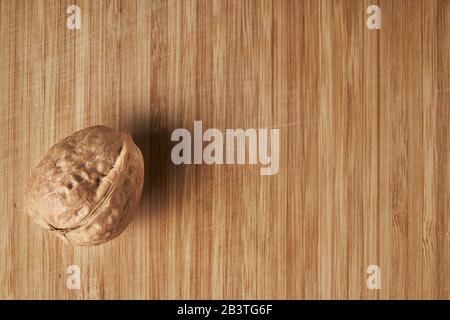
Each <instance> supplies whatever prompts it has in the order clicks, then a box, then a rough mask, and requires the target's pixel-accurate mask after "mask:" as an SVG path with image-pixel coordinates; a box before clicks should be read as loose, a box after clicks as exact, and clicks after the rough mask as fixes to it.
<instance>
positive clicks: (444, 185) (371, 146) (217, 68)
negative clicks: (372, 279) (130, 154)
mask: <svg viewBox="0 0 450 320" xmlns="http://www.w3.org/2000/svg"><path fill="white" fill-rule="evenodd" d="M72 4H75V5H78V6H79V7H80V9H81V29H80V30H68V29H67V28H66V20H67V18H68V14H67V13H66V9H67V7H68V6H69V5H72ZM370 4H377V5H379V6H380V8H381V11H382V15H381V16H382V20H381V21H382V22H381V23H382V28H381V30H369V29H368V28H367V27H366V20H367V18H368V16H369V15H368V13H367V7H368V6H369V5H370ZM449 108H450V2H449V1H437V0H429V1H415V0H414V1H412V0H407V1H406V0H405V1H398V0H386V1H383V0H382V1H373V2H372V1H343V0H342V1H315V0H314V1H313V0H311V1H257V0H255V1H247V0H245V1H238V0H235V1H206V0H202V1H173V0H170V1H131V0H130V1H92V0H90V1H88V0H76V1H75V0H73V1H72V0H71V1H38V0H37V1H25V0H18V1H13V0H0V115H1V118H0V136H1V142H0V179H1V183H0V188H1V189H0V199H1V202H0V204H1V207H0V250H1V251H0V253H1V254H0V298H6V299H11V298H21V299H42V298H45V299H55V298H56V299H122V298H131V299H134V298H136V299H144V298H145V299H154V298H160V299H194V298H198V299H203V298H207V299H209V298H215V299H221V298H230V299H231V298H236V299H240V298H250V299H265V298H274V299H285V298H288V299H322V298H327V299H328V298H338V299H348V298H352V299H390V298H396V299H398V298H419V299H421V298H427V299H428V298H440V299H448V298H449V297H450V215H449V210H450V140H449V134H450V127H449V122H450V109H449ZM194 120H202V121H203V126H204V127H205V128H218V129H220V130H225V129H226V128H244V129H245V128H279V129H280V169H279V172H278V174H276V175H273V176H261V175H260V174H259V166H255V165H235V166H233V165H210V166H209V165H181V166H176V165H174V164H172V162H171V159H170V152H171V148H172V146H173V143H171V142H170V134H171V132H172V131H173V130H174V129H176V128H187V129H188V130H192V126H193V121H194ZM94 124H104V125H108V126H111V127H114V128H117V129H120V130H126V131H128V132H130V133H131V134H132V136H133V137H134V139H135V140H136V142H137V144H138V145H139V147H140V148H141V149H142V151H143V154H144V157H145V165H146V176H145V187H144V195H143V199H142V204H141V208H140V210H139V212H137V213H136V217H135V219H134V221H133V222H132V224H131V225H130V226H129V227H128V228H127V229H126V230H125V232H124V233H123V234H122V235H121V236H120V237H118V238H117V239H115V240H113V241H111V242H109V243H107V244H105V245H102V246H98V247H71V246H70V245H66V244H64V243H63V242H61V241H60V240H58V239H56V238H53V237H52V236H51V235H49V234H47V233H46V232H44V231H43V230H42V229H41V228H39V227H38V226H37V225H35V224H34V223H33V222H32V221H31V220H30V219H29V218H28V217H27V215H26V212H25V209H24V191H25V184H26V181H27V179H28V176H29V175H30V173H31V170H32V169H33V168H34V167H35V166H36V165H37V163H38V162H39V160H40V159H41V158H42V157H43V156H44V154H45V152H46V151H47V150H48V148H49V147H50V146H52V145H53V144H54V143H56V142H57V141H58V140H59V139H61V138H63V137H65V136H67V135H69V134H70V133H72V132H73V131H76V130H79V129H81V128H84V127H87V126H90V125H94ZM70 265H78V266H79V267H80V271H81V278H80V281H81V287H80V289H78V290H77V289H75V290H70V289H68V288H67V287H66V279H67V277H68V274H67V273H66V270H67V268H68V266H70ZM370 265H376V266H379V270H380V275H381V289H369V288H368V287H367V285H366V283H367V279H368V277H369V276H370V275H369V274H367V273H366V271H367V268H368V267H369V266H370Z"/></svg>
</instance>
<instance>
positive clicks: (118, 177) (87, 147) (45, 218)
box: [27, 126, 144, 245]
mask: <svg viewBox="0 0 450 320" xmlns="http://www.w3.org/2000/svg"><path fill="white" fill-rule="evenodd" d="M143 183H144V159H143V157H142V153H141V151H140V150H139V148H138V147H137V146H136V145H135V144H134V142H133V140H132V139H131V137H130V136H129V135H128V134H126V133H123V132H119V131H117V130H114V129H111V128H108V127H105V126H94V127H89V128H86V129H83V130H81V131H78V132H75V133H74V134H72V135H70V136H68V137H66V138H64V139H63V140H61V141H59V142H58V143H57V144H55V145H54V146H53V147H52V148H51V149H50V150H49V151H48V152H47V154H46V155H45V157H44V158H43V159H42V161H41V162H40V163H39V165H38V166H37V168H36V169H35V170H34V172H33V173H32V175H31V177H30V179H29V181H28V186H27V207H28V208H27V209H28V214H29V215H30V216H31V217H32V218H33V219H34V221H35V222H36V223H37V224H39V225H40V226H42V227H44V228H45V229H47V230H49V231H51V232H52V233H54V234H55V235H56V236H58V237H60V238H62V239H63V240H66V241H67V242H70V243H72V244H75V245H98V244H101V243H104V242H106V241H109V240H111V239H113V238H115V237H116V236H118V235H119V234H120V233H121V232H122V231H123V230H124V229H125V227H126V226H127V225H128V224H129V223H130V221H131V218H132V217H133V214H134V212H135V210H136V206H137V204H138V202H139V200H140V197H141V193H142V187H143Z"/></svg>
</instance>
